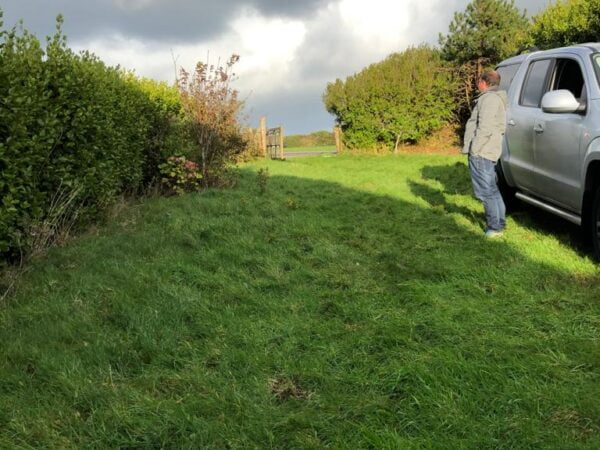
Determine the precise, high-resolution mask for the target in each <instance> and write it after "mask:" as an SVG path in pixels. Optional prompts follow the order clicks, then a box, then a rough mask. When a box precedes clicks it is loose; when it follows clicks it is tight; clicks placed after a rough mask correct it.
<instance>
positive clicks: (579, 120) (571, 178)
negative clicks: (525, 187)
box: [534, 57, 588, 212]
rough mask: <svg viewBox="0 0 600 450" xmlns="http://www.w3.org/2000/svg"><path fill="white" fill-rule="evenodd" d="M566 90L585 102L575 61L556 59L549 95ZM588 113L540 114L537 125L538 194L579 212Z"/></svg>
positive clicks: (581, 75) (584, 86)
mask: <svg viewBox="0 0 600 450" xmlns="http://www.w3.org/2000/svg"><path fill="white" fill-rule="evenodd" d="M557 89H567V90H569V91H571V93H572V94H573V95H574V96H575V98H577V99H578V100H579V101H580V102H586V99H587V98H588V95H587V83H586V80H585V75H584V71H583V70H582V68H581V65H580V63H579V62H578V60H577V59H575V57H573V58H570V57H569V58H557V59H556V62H555V64H553V67H552V69H551V76H550V83H549V89H548V90H549V91H554V90H557ZM585 131H586V113H585V111H583V112H582V113H569V114H556V113H552V114H551V113H545V112H543V111H541V110H540V115H539V117H538V118H537V119H536V120H535V123H534V132H535V137H534V139H535V155H536V169H537V170H536V172H537V173H536V184H537V186H536V193H537V194H538V195H539V196H540V197H542V198H543V199H545V200H548V201H551V202H553V203H556V204H558V205H559V206H562V207H564V208H567V209H570V210H573V211H575V212H578V210H579V208H580V207H581V164H582V162H581V158H582V155H581V140H582V137H583V135H584V133H585Z"/></svg>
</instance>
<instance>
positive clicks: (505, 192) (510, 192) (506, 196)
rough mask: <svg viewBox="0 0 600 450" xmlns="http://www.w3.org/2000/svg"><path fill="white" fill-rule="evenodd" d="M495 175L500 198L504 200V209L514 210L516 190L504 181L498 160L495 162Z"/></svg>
mask: <svg viewBox="0 0 600 450" xmlns="http://www.w3.org/2000/svg"><path fill="white" fill-rule="evenodd" d="M496 176H497V179H498V189H499V190H500V194H501V195H502V200H504V205H505V206H506V210H507V211H509V212H510V211H514V210H515V209H516V206H517V198H516V197H515V194H516V193H517V190H516V189H515V188H513V187H512V186H510V185H509V184H508V183H507V182H506V178H505V177H504V172H503V171H502V164H501V163H500V161H498V164H496Z"/></svg>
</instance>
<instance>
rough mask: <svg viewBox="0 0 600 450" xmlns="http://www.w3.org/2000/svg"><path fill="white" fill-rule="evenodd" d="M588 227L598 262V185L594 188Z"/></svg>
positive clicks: (599, 192) (599, 251) (599, 239)
mask: <svg viewBox="0 0 600 450" xmlns="http://www.w3.org/2000/svg"><path fill="white" fill-rule="evenodd" d="M589 229H590V232H591V233H590V237H591V238H592V245H593V246H594V256H595V257H596V260H597V261H599V262H600V187H599V188H598V189H596V194H595V195H594V203H593V204H592V216H591V217H590V224H589Z"/></svg>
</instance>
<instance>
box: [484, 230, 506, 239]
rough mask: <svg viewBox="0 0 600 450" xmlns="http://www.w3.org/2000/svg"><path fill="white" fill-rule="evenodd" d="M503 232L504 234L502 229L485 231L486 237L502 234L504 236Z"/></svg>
mask: <svg viewBox="0 0 600 450" xmlns="http://www.w3.org/2000/svg"><path fill="white" fill-rule="evenodd" d="M502 234H504V233H503V232H502V231H496V230H487V231H486V232H485V237H486V238H488V239H494V238H499V237H500V236H502Z"/></svg>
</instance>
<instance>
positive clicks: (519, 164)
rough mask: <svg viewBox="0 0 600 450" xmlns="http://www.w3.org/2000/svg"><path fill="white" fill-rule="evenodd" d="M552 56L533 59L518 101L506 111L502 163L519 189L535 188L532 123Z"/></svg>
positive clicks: (537, 115) (531, 189)
mask: <svg viewBox="0 0 600 450" xmlns="http://www.w3.org/2000/svg"><path fill="white" fill-rule="evenodd" d="M551 64H552V59H539V60H534V61H532V62H531V63H530V64H529V68H528V70H527V74H526V75H525V78H524V79H523V84H522V86H521V89H520V92H517V94H518V95H519V98H518V101H516V102H514V103H513V104H511V106H510V108H508V112H507V117H506V119H507V126H506V134H505V140H506V146H507V158H506V162H507V163H508V165H509V166H510V172H511V174H512V178H513V181H514V182H515V184H516V185H517V187H518V188H519V189H522V190H525V191H535V189H536V181H535V172H536V170H535V146H534V134H535V132H534V130H533V128H534V125H535V123H536V119H538V118H539V114H540V111H541V109H540V103H541V99H542V95H543V94H544V92H545V91H546V86H547V83H548V73H549V69H550V66H551Z"/></svg>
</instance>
